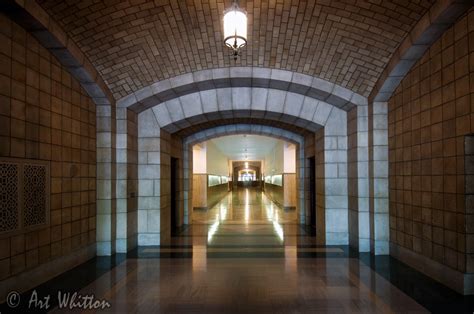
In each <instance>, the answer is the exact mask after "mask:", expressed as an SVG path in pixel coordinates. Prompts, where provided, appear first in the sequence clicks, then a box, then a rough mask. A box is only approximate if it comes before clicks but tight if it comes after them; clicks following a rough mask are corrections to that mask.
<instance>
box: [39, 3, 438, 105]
mask: <svg viewBox="0 0 474 314" xmlns="http://www.w3.org/2000/svg"><path fill="white" fill-rule="evenodd" d="M38 3H40V5H41V6H42V7H43V8H44V9H45V10H46V12H47V13H48V14H49V15H51V17H52V18H53V19H54V20H55V21H57V22H58V23H59V26H60V27H62V28H63V29H64V31H65V33H66V34H67V35H68V36H69V37H70V38H71V39H72V40H73V41H74V42H75V43H76V44H77V46H78V47H79V48H80V49H81V51H82V52H83V53H84V54H85V55H86V57H87V58H88V59H89V60H90V61H91V63H92V64H93V65H94V67H95V68H96V69H97V70H98V71H99V73H100V75H101V76H102V78H103V79H104V80H105V82H106V83H107V85H108V87H109V89H110V90H111V92H112V93H113V95H114V98H115V99H120V98H122V97H125V96H127V95H129V94H130V93H133V92H136V91H138V90H140V89H142V88H144V87H146V86H149V85H151V84H153V83H155V82H158V81H161V80H163V79H167V78H171V77H175V76H178V75H181V74H185V73H190V72H195V71H199V70H203V69H213V68H222V67H228V66H253V67H265V68H274V69H285V70H289V71H292V72H298V73H303V74H308V75H310V76H315V77H319V78H321V79H324V80H327V81H329V82H332V83H334V84H337V85H339V86H342V87H345V88H347V89H350V90H352V91H353V92H355V93H358V94H360V95H362V96H365V97H367V96H368V95H369V94H370V92H371V91H372V89H373V87H374V86H375V84H376V82H377V79H378V77H379V76H380V75H381V73H382V72H383V70H384V68H385V67H386V65H387V64H388V62H389V60H390V58H391V56H392V54H393V53H394V52H395V51H396V49H397V47H398V46H399V45H400V43H401V42H402V41H403V39H404V38H405V37H406V36H407V34H408V33H409V32H410V30H411V29H412V28H413V27H414V25H415V24H416V23H417V21H418V20H419V19H420V18H421V16H422V15H423V14H425V13H426V12H427V11H428V9H429V8H430V7H431V6H432V4H433V3H434V0H417V1H406V0H392V1H353V0H342V1H323V0H316V1H304V0H293V1H286V0H285V1H283V0H280V1H274V0H261V1H249V0H241V1H240V5H241V7H243V8H245V9H246V10H247V12H248V17H249V36H248V37H249V45H248V47H247V48H245V50H244V51H243V55H242V57H241V58H240V59H239V60H237V62H234V61H233V60H231V58H230V57H229V56H228V51H227V50H226V49H225V48H224V47H223V43H222V26H221V20H222V12H223V11H224V9H225V8H226V7H228V6H229V5H230V3H231V1H230V0H225V1H223V0H206V1H201V0H194V1H192V0H188V1H174V0H155V1H146V0H133V1H132V0H129V1H119V0H107V1H93V0H82V1H62V0H38Z"/></svg>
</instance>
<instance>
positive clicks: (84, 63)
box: [0, 0, 115, 105]
mask: <svg viewBox="0 0 474 314" xmlns="http://www.w3.org/2000/svg"><path fill="white" fill-rule="evenodd" d="M0 11H1V12H3V13H4V14H6V15H7V16H9V17H10V18H11V19H12V20H13V21H14V22H15V23H17V24H19V25H20V26H22V27H23V28H25V29H26V30H27V31H28V32H30V33H31V34H32V35H33V36H34V37H35V38H36V39H37V40H38V41H39V43H40V44H41V45H42V46H43V47H45V48H46V49H48V50H49V52H51V54H53V55H54V56H55V57H56V58H57V59H58V60H59V62H60V63H61V64H62V65H63V66H64V67H65V68H66V69H67V70H68V72H69V73H71V75H72V76H73V77H74V78H75V79H76V80H78V81H79V83H80V84H81V86H82V87H83V88H84V90H85V91H86V92H87V94H88V95H89V96H90V97H91V98H92V100H93V101H94V103H95V104H96V105H110V104H113V103H115V99H114V97H113V95H112V93H111V92H110V90H109V89H108V87H107V85H106V84H105V82H104V81H103V79H102V78H101V76H100V75H99V73H98V72H97V70H96V69H95V68H94V66H93V65H92V63H91V62H90V61H89V60H88V59H87V57H86V56H85V55H84V54H83V53H82V52H81V50H80V49H79V47H78V46H77V45H76V44H75V43H74V42H73V41H72V40H71V39H70V38H69V37H68V35H67V34H66V33H65V32H64V31H63V30H62V29H61V27H60V26H59V24H58V23H56V22H55V21H54V20H53V19H52V18H51V17H50V16H49V14H48V13H47V12H46V11H45V10H44V9H43V8H41V6H40V5H39V4H37V3H36V1H34V0H23V1H22V0H5V1H3V2H2V4H1V6H0Z"/></svg>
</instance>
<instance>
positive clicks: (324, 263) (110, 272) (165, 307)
mask: <svg viewBox="0 0 474 314" xmlns="http://www.w3.org/2000/svg"><path fill="white" fill-rule="evenodd" d="M295 215H296V213H295V212H294V211H284V210H282V209H281V208H279V207H278V206H277V205H276V204H275V203H273V202H272V201H271V200H269V199H268V198H267V197H266V196H265V194H264V193H262V192H261V191H260V190H258V189H255V188H253V189H252V188H239V189H236V190H235V191H234V192H230V193H228V194H227V195H226V196H225V197H224V198H223V199H222V200H221V201H220V202H219V203H218V204H217V205H216V206H214V207H213V208H211V209H210V210H208V211H201V212H198V213H195V221H194V224H193V225H191V226H189V228H187V229H185V230H183V231H182V232H180V233H179V234H178V235H176V236H174V237H173V239H172V244H171V245H168V246H163V245H162V246H157V247H139V248H138V249H137V250H134V251H132V252H130V253H128V254H127V255H126V256H125V255H118V256H117V257H116V259H114V260H109V261H108V262H105V261H106V260H105V258H103V257H101V258H96V259H95V260H94V261H90V262H88V263H86V264H83V265H81V266H80V267H77V268H76V269H73V270H72V271H69V272H67V273H65V274H64V275H62V276H61V277H59V278H56V279H54V280H52V281H51V282H48V283H46V284H45V285H42V286H40V287H39V288H37V291H38V293H39V294H40V295H41V293H46V292H47V291H48V289H47V288H45V287H50V286H54V283H55V282H56V283H58V282H61V284H62V285H63V287H62V289H71V290H74V291H79V290H80V294H81V295H90V294H94V295H95V297H96V298H97V299H101V300H102V299H103V300H107V301H108V302H109V303H110V304H111V307H110V308H109V309H105V310H104V312H106V313H107V312H114V313H125V312H143V313H151V312H158V311H159V312H163V313H233V312H239V313H242V312H253V313H315V312H333V313H344V312H346V313H349V312H351V313H354V312H361V313H362V312H363V313H390V312H399V313H423V312H427V311H428V310H430V311H433V310H439V309H443V307H446V308H447V307H448V306H452V305H453V302H455V301H456V299H451V300H449V299H443V298H441V299H439V300H438V301H439V304H433V303H432V302H433V299H430V298H429V295H430V293H432V291H431V290H430V289H433V287H437V285H436V284H434V282H433V281H431V280H430V279H428V278H427V277H424V276H422V275H421V274H420V273H417V272H415V271H414V270H412V269H409V268H408V267H404V266H402V264H400V263H398V262H396V261H395V260H393V259H390V258H389V257H378V258H376V259H375V260H374V259H372V260H371V259H370V258H368V255H366V256H365V257H364V256H363V255H358V254H357V253H355V252H353V251H351V250H349V249H348V247H347V246H320V245H317V244H316V237H315V236H312V235H311V234H312V232H311V230H305V229H304V228H303V227H302V226H301V225H298V224H295V221H296V220H295V219H296V216H295ZM84 274H88V275H87V276H84ZM92 274H95V275H92ZM391 276H392V277H391ZM55 280H56V281H55ZM391 281H393V282H391ZM414 282H416V286H417V289H419V291H422V292H423V293H421V294H420V293H416V290H415V291H413V286H414V285H413V284H414ZM397 286H398V287H397ZM438 286H439V285H438ZM409 287H412V289H410V288H409ZM438 288H439V287H438ZM42 289H44V290H42ZM403 290H405V292H404V291H403ZM407 293H408V294H413V296H414V297H415V298H417V300H416V301H415V300H414V299H413V298H412V297H410V296H409V295H407ZM448 295H449V294H448ZM451 297H452V296H451ZM53 302H54V300H53ZM420 303H421V304H420ZM454 309H455V308H454ZM55 312H61V311H60V310H59V309H56V310H55Z"/></svg>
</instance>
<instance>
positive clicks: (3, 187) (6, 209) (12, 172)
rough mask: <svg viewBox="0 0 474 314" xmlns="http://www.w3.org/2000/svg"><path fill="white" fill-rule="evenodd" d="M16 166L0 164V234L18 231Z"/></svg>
mask: <svg viewBox="0 0 474 314" xmlns="http://www.w3.org/2000/svg"><path fill="white" fill-rule="evenodd" d="M18 186H19V181H18V165H17V164H13V163H3V162H2V163H0V232H7V231H13V230H16V229H18V222H19V195H18V193H19V187H18Z"/></svg>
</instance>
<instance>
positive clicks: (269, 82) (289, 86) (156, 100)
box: [117, 67, 367, 113]
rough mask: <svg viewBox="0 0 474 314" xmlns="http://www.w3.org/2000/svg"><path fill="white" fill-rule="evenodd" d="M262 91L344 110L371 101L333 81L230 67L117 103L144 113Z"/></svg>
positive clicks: (199, 73)
mask: <svg viewBox="0 0 474 314" xmlns="http://www.w3.org/2000/svg"><path fill="white" fill-rule="evenodd" d="M229 87H259V88H268V89H276V90H281V91H287V92H292V93H297V94H300V95H303V96H306V97H311V98H314V99H316V100H320V101H325V102H327V103H328V104H331V105H334V106H336V107H338V108H341V109H343V110H346V111H348V110H350V109H352V108H353V107H354V106H358V105H367V98H365V97H364V96H361V95H359V94H357V93H354V92H352V91H351V90H349V89H347V88H344V87H342V86H339V85H336V84H334V83H331V82H329V81H326V80H323V79H320V78H317V77H313V76H309V75H306V74H301V73H297V72H291V71H286V70H278V69H270V68H260V67H228V68H217V69H212V70H202V71H197V72H192V73H187V74H183V75H179V76H176V77H173V78H170V79H166V80H162V81H159V82H156V83H154V84H152V85H150V86H147V87H145V88H142V89H140V90H139V91H137V92H134V93H131V94H130V95H128V96H126V97H123V98H121V99H119V100H118V101H117V106H118V107H128V108H130V109H131V110H133V111H135V112H138V113H139V112H142V111H144V110H146V109H149V108H151V107H153V106H156V105H158V104H160V103H163V102H166V101H170V100H172V99H174V98H178V97H181V96H185V95H188V94H191V93H196V92H199V91H207V90H211V89H219V88H229Z"/></svg>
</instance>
